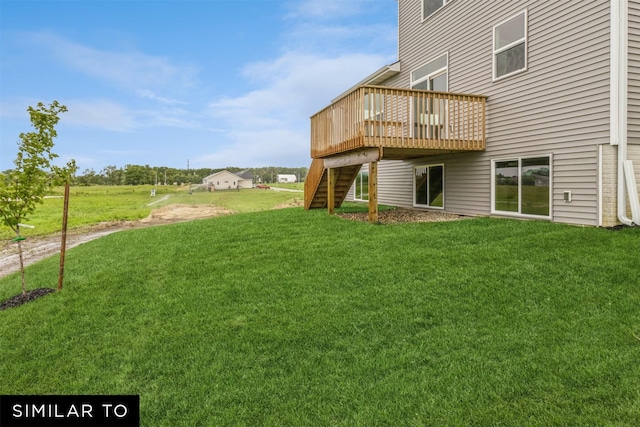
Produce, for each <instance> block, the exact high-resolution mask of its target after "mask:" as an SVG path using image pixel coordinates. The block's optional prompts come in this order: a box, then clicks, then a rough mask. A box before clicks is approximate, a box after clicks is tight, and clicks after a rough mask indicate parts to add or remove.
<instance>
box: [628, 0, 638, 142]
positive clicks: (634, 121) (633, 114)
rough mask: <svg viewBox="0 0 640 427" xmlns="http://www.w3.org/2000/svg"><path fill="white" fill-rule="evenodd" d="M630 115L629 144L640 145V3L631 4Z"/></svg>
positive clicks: (632, 2) (629, 52) (629, 53)
mask: <svg viewBox="0 0 640 427" xmlns="http://www.w3.org/2000/svg"><path fill="white" fill-rule="evenodd" d="M628 49H629V50H628V62H629V64H628V69H629V72H628V75H627V78H628V87H629V89H628V93H627V103H628V115H627V129H628V130H627V134H628V135H627V137H628V140H629V144H640V2H638V1H630V2H629V48H628Z"/></svg>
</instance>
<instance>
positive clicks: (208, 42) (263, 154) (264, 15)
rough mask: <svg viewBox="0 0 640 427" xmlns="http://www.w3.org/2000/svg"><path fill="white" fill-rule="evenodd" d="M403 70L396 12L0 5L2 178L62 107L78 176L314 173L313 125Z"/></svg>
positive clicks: (64, 140)
mask: <svg viewBox="0 0 640 427" xmlns="http://www.w3.org/2000/svg"><path fill="white" fill-rule="evenodd" d="M396 59H397V3H396V2H395V1H394V0H297V1H295V0H291V1H289V0H228V1H224V0H186V1H178V0H165V1H155V0H76V1H57V0H40V1H34V0H0V170H5V169H8V168H11V167H12V166H13V163H12V162H13V159H14V158H15V156H16V153H17V141H18V135H19V134H20V132H27V131H30V130H31V128H30V122H29V117H28V114H27V112H26V109H27V107H28V106H30V105H31V106H35V105H36V104H37V103H38V102H44V103H45V104H47V103H50V102H51V101H53V100H57V101H59V102H60V103H61V104H64V105H66V106H67V107H68V109H69V111H68V112H67V113H64V114H62V115H61V119H60V123H59V125H58V127H57V130H58V138H57V139H56V142H55V144H56V146H55V149H54V151H55V152H56V153H57V154H59V155H60V159H59V160H60V162H59V163H63V162H66V161H67V160H69V159H71V158H74V159H76V162H77V163H78V166H79V168H80V172H82V171H84V170H85V169H89V168H91V169H94V170H95V171H96V172H99V171H100V170H101V169H102V168H103V167H105V166H108V165H115V166H117V167H123V166H125V165H126V164H141V165H145V164H148V165H150V166H169V167H177V168H186V167H187V161H189V165H190V167H192V168H222V167H226V166H238V167H260V166H285V167H301V166H307V167H308V166H309V164H310V158H309V117H310V116H311V115H312V114H314V113H315V112H317V111H318V110H320V109H322V108H323V107H325V106H326V105H328V104H329V103H330V102H331V99H333V98H334V97H336V96H337V95H339V94H340V93H342V92H343V91H344V90H346V89H348V88H349V87H351V86H352V85H354V84H355V83H357V82H358V81H360V80H361V79H363V78H364V77H366V76H367V75H369V74H371V73H372V72H374V71H376V70H377V69H379V68H380V67H382V66H383V65H386V64H390V63H393V62H395V61H396Z"/></svg>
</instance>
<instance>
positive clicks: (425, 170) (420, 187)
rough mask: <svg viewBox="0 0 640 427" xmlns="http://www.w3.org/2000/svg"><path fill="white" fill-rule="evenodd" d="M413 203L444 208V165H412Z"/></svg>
mask: <svg viewBox="0 0 640 427" xmlns="http://www.w3.org/2000/svg"><path fill="white" fill-rule="evenodd" d="M413 205H414V206H415V207H428V208H444V165H442V164H440V165H420V166H414V168H413Z"/></svg>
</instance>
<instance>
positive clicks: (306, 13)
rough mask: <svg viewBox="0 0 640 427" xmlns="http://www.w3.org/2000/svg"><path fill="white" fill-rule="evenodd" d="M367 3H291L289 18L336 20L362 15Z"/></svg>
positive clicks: (306, 0) (318, 0) (324, 0)
mask: <svg viewBox="0 0 640 427" xmlns="http://www.w3.org/2000/svg"><path fill="white" fill-rule="evenodd" d="M366 6H367V2H363V1H357V0H347V1H345V0H299V1H293V2H291V3H289V8H290V12H289V15H288V16H287V17H288V18H294V19H336V18H339V17H342V16H351V15H356V14H358V13H360V11H361V10H362V8H363V7H366Z"/></svg>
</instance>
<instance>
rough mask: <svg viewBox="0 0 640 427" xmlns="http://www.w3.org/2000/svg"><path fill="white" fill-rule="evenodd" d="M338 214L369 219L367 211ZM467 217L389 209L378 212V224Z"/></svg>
mask: <svg viewBox="0 0 640 427" xmlns="http://www.w3.org/2000/svg"><path fill="white" fill-rule="evenodd" d="M337 215H338V216H340V217H342V218H345V219H350V220H353V221H365V222H366V221H369V214H368V213H367V212H349V213H339V214H337ZM467 218H469V217H466V216H462V215H455V214H450V213H445V212H442V211H421V210H417V209H404V208H397V209H390V210H387V211H380V212H378V223H379V224H393V223H398V222H441V221H457V220H460V219H467Z"/></svg>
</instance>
